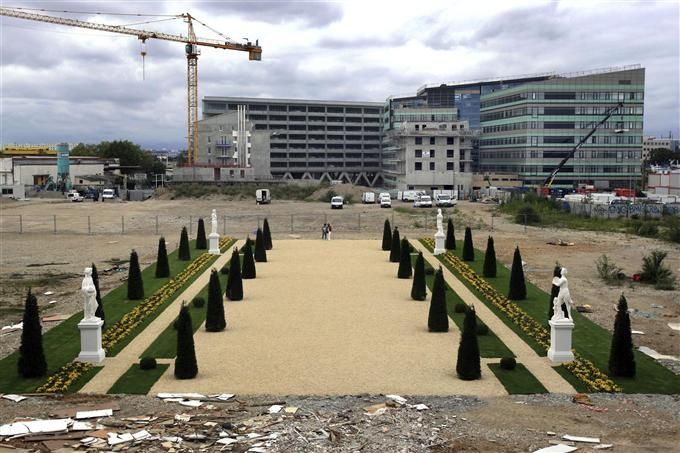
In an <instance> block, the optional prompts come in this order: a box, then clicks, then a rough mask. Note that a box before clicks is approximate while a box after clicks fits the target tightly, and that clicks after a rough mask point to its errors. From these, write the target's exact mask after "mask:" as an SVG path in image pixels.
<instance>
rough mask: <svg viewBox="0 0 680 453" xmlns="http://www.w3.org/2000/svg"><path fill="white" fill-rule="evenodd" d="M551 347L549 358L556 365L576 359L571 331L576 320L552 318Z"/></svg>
mask: <svg viewBox="0 0 680 453" xmlns="http://www.w3.org/2000/svg"><path fill="white" fill-rule="evenodd" d="M549 323H550V349H548V358H549V359H550V361H551V362H552V363H553V364H554V365H559V364H561V363H564V362H571V361H572V360H574V354H573V353H572V352H571V333H572V331H573V330H574V322H573V321H572V320H571V319H560V320H559V321H553V320H550V321H549Z"/></svg>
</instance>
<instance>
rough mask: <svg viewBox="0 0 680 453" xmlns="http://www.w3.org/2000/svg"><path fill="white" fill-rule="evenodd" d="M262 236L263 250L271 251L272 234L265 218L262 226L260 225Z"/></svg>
mask: <svg viewBox="0 0 680 453" xmlns="http://www.w3.org/2000/svg"><path fill="white" fill-rule="evenodd" d="M262 236H263V239H264V248H265V249H266V250H271V249H272V247H273V244H272V232H271V230H270V229H269V221H268V220H267V218H266V217H265V218H264V224H262Z"/></svg>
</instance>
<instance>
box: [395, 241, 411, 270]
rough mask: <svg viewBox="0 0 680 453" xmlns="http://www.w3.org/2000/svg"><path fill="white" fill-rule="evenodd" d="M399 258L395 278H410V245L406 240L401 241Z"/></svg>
mask: <svg viewBox="0 0 680 453" xmlns="http://www.w3.org/2000/svg"><path fill="white" fill-rule="evenodd" d="M400 248H401V250H400V253H401V257H400V258H399V269H398V270H397V278H411V275H413V269H412V268H411V244H409V243H408V239H406V238H404V239H402V240H401V247H400Z"/></svg>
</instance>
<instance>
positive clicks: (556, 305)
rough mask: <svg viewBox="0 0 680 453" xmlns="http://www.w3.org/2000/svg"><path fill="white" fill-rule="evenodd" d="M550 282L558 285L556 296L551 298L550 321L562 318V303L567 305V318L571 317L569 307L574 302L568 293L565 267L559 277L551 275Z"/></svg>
mask: <svg viewBox="0 0 680 453" xmlns="http://www.w3.org/2000/svg"><path fill="white" fill-rule="evenodd" d="M552 284H553V285H555V286H559V287H560V292H559V293H557V297H556V298H555V299H554V300H553V312H554V314H553V317H552V318H551V320H552V321H559V320H561V319H565V318H564V313H563V312H562V304H564V305H566V307H567V316H568V319H571V308H572V307H573V306H574V302H573V301H572V300H571V295H570V294H569V283H568V282H567V268H566V267H563V268H562V271H561V273H560V277H553V280H552Z"/></svg>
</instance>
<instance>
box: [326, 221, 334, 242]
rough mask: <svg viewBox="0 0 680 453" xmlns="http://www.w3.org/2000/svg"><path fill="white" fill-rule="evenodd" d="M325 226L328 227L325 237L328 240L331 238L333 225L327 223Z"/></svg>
mask: <svg viewBox="0 0 680 453" xmlns="http://www.w3.org/2000/svg"><path fill="white" fill-rule="evenodd" d="M326 228H327V229H328V233H326V239H328V240H329V241H330V240H331V233H333V227H332V226H331V224H330V223H329V224H328V225H327V226H326Z"/></svg>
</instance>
